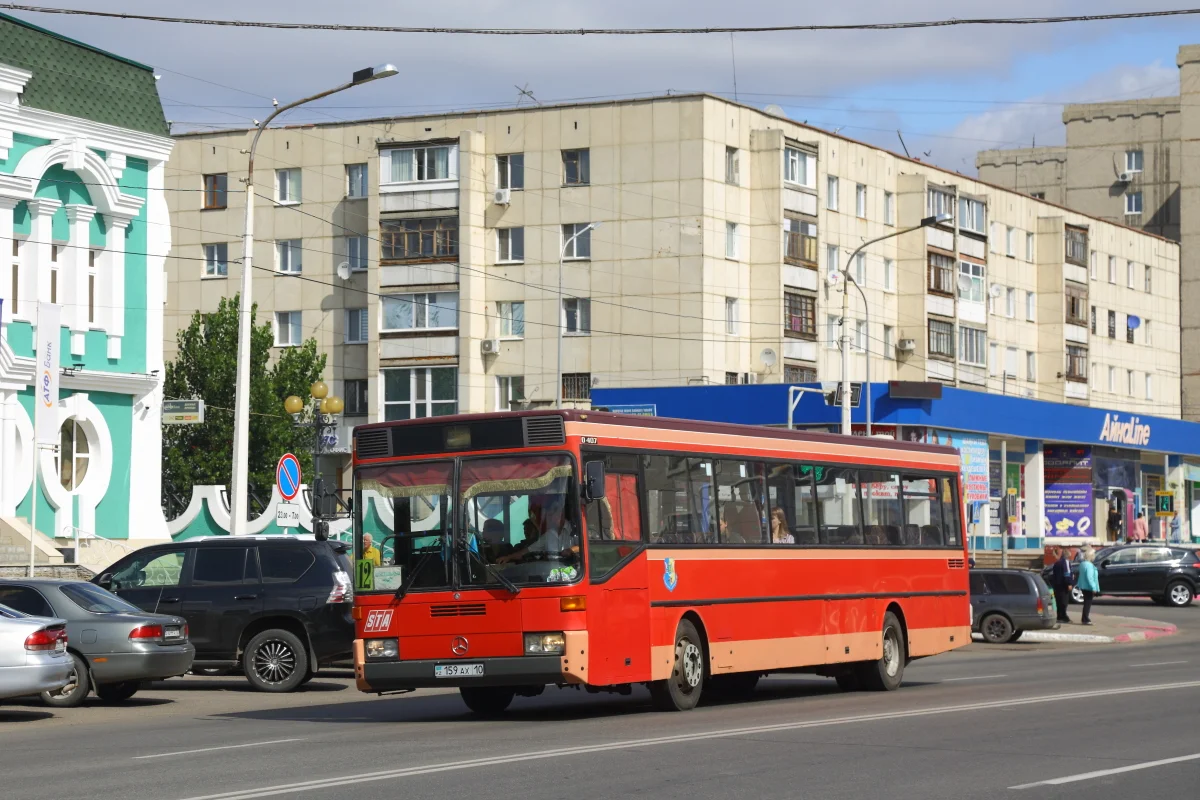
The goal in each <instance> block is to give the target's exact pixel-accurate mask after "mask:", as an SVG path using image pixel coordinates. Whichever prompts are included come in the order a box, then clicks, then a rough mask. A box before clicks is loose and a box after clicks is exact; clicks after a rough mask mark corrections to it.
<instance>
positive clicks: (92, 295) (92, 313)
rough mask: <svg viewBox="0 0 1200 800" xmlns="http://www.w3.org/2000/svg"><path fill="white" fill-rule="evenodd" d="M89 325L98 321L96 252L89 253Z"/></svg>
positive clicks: (90, 251)
mask: <svg viewBox="0 0 1200 800" xmlns="http://www.w3.org/2000/svg"><path fill="white" fill-rule="evenodd" d="M87 285H88V295H87V302H88V318H87V319H88V324H91V323H94V322H95V321H96V251H95V250H89V251H88V276H87Z"/></svg>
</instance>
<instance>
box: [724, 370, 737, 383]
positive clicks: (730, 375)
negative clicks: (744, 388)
mask: <svg viewBox="0 0 1200 800" xmlns="http://www.w3.org/2000/svg"><path fill="white" fill-rule="evenodd" d="M725 385H726V386H737V385H738V374H737V373H736V372H726V373H725Z"/></svg>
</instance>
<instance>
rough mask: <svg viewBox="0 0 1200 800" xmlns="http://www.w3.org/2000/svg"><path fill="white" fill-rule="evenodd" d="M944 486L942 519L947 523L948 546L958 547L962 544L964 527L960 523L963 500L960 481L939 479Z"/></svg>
mask: <svg viewBox="0 0 1200 800" xmlns="http://www.w3.org/2000/svg"><path fill="white" fill-rule="evenodd" d="M938 483H940V484H941V485H942V491H941V495H942V519H943V520H944V521H945V528H944V530H945V532H946V544H948V545H951V546H953V547H957V546H959V545H960V544H962V542H961V540H960V539H959V535H960V534H961V533H962V525H961V523H960V522H959V509H960V508H961V503H962V498H961V497H959V494H958V481H956V480H955V479H954V478H939V479H938Z"/></svg>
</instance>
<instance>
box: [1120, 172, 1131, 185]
mask: <svg viewBox="0 0 1200 800" xmlns="http://www.w3.org/2000/svg"><path fill="white" fill-rule="evenodd" d="M1131 180H1133V173H1132V172H1122V173H1121V174H1120V175H1118V176H1117V181H1119V182H1120V183H1129V182H1130V181H1131Z"/></svg>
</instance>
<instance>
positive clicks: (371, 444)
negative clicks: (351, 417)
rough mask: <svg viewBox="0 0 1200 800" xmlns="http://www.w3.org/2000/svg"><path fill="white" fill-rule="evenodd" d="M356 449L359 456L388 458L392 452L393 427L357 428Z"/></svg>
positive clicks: (355, 436) (355, 434)
mask: <svg viewBox="0 0 1200 800" xmlns="http://www.w3.org/2000/svg"><path fill="white" fill-rule="evenodd" d="M354 451H355V453H356V454H357V456H358V457H359V458H387V457H388V456H390V455H391V454H392V448H391V429H390V428H376V429H374V430H362V429H360V430H356V431H355V432H354Z"/></svg>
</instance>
